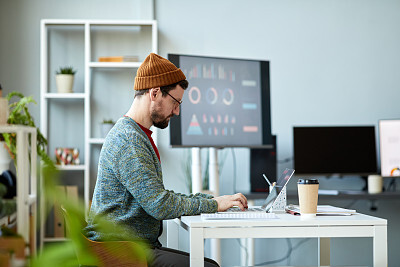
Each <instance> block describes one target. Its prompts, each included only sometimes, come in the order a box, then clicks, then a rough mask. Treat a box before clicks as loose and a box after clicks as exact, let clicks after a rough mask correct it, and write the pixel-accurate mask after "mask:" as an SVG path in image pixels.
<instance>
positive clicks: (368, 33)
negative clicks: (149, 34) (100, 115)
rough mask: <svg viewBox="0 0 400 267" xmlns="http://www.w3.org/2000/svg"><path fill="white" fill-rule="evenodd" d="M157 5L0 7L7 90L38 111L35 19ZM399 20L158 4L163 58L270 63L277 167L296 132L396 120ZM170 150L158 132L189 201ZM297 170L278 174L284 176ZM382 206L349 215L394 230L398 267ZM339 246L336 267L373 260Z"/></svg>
mask: <svg viewBox="0 0 400 267" xmlns="http://www.w3.org/2000/svg"><path fill="white" fill-rule="evenodd" d="M151 4H152V1H146V0H136V1H132V0H131V1H127V0H114V1H105V0H85V1H82V0H80V1H79V0H70V1H67V2H65V1H54V0H35V1H31V0H14V1H11V0H0V34H1V35H0V36H1V39H0V83H1V84H2V86H3V88H4V92H5V93H8V92H10V91H14V90H16V91H21V92H23V93H24V94H26V95H32V96H33V97H34V99H36V100H37V101H38V100H39V21H40V19H44V18H61V19H62V18H70V19H71V18H84V19H150V18H152V5H151ZM399 11H400V1H398V0H381V1H377V0H351V1H335V0H326V1H320V0H279V1H277V0H250V1H239V0H219V1H212V0H203V1H194V0H168V1H165V0H164V1H163V0H161V1H155V18H156V19H157V20H158V23H159V53H160V55H162V56H164V57H166V56H167V54H168V53H182V54H183V53H184V54H194V55H210V56H219V57H235V58H250V59H266V60H270V62H271V103H272V130H273V133H274V134H276V135H277V136H278V157H279V159H285V158H290V157H292V127H293V126H294V125H342V124H343V125H365V124H372V125H375V126H376V125H377V121H378V120H379V119H386V118H399V117H400V109H399V99H400V88H399V87H400V75H398V74H399V73H400V49H399V47H400V28H399V27H398V25H400V16H398V14H399ZM39 104H40V103H39ZM127 108H128V107H127ZM32 113H33V114H34V116H35V118H37V119H38V118H39V105H36V106H32ZM36 122H37V123H39V122H38V120H37V121H36ZM168 143H169V133H168V131H167V130H163V131H160V142H159V146H160V152H161V157H162V162H163V171H164V179H165V183H166V187H167V188H169V189H173V190H175V191H184V192H187V188H186V186H185V178H184V174H183V172H182V171H181V165H182V164H183V162H184V161H185V160H186V158H185V157H184V155H185V150H183V149H170V148H169V146H168ZM223 153H227V158H226V162H225V164H224V167H223V173H222V176H221V192H222V193H232V192H233V191H234V188H233V187H234V183H233V181H232V177H233V174H234V170H233V168H234V162H233V159H232V154H231V151H229V150H227V152H226V151H222V152H221V153H220V154H223ZM235 155H236V163H237V165H238V166H237V168H236V172H237V177H236V179H237V180H236V186H235V189H236V190H244V191H245V190H248V189H249V188H250V187H249V178H248V165H249V164H248V151H247V150H246V149H235ZM221 157H222V156H221ZM239 162H240V163H239ZM291 164H292V162H288V163H284V164H280V165H279V170H282V169H283V168H284V167H288V166H291ZM323 184H324V186H326V187H330V188H338V187H339V188H360V187H361V186H362V182H361V181H360V179H358V178H351V179H339V178H331V179H325V180H324V181H323ZM349 204H351V203H350V202H349V201H347V202H346V201H341V202H340V201H339V202H338V205H341V206H345V205H349ZM378 204H379V205H378V208H379V209H378V211H377V212H375V213H373V212H371V211H370V210H369V203H368V202H367V201H358V202H357V203H355V204H354V205H353V207H355V208H357V209H358V210H360V211H362V212H366V213H370V214H373V215H377V216H380V217H384V218H389V234H388V238H389V265H395V262H399V261H400V256H399V255H396V253H394V250H395V249H394V248H395V247H398V245H399V240H400V229H399V228H398V227H396V225H399V222H400V218H399V216H398V215H393V214H392V213H391V210H398V209H399V205H400V201H399V200H394V201H380V202H378ZM224 242H225V241H224ZM229 242H230V243H228V244H227V246H225V247H230V249H231V250H233V251H234V252H238V250H239V246H238V245H237V243H236V242H235V241H229ZM257 242H258V243H257V244H258V246H257V248H258V253H257V257H256V262H262V261H266V260H268V259H275V258H279V257H280V255H281V254H282V253H284V252H282V250H284V251H286V248H287V245H286V242H285V241H284V240H283V241H279V240H278V241H263V242H261V241H257ZM296 242H298V240H294V241H293V243H296ZM333 243H334V249H333V253H334V254H333V255H334V260H335V264H345V263H347V262H346V261H343V260H342V259H344V260H348V258H350V256H351V255H348V253H347V251H349V250H350V249H351V248H354V247H356V248H357V249H356V252H355V253H354V255H355V256H356V257H355V260H354V264H356V265H371V262H372V258H371V257H370V256H366V257H365V255H364V254H365V250H367V249H368V251H369V248H370V246H371V241H370V240H369V241H368V242H365V241H357V240H351V242H347V241H342V240H340V239H338V240H335V241H334V242H333ZM224 244H225V243H224ZM183 246H184V244H183ZM274 247H277V248H274ZM314 249H315V244H313V243H312V241H309V242H306V243H305V244H304V245H303V246H301V248H299V249H297V250H295V252H293V256H292V258H291V263H292V264H313V263H310V262H308V261H306V260H304V256H303V255H304V254H305V253H313V250H314ZM266 251H267V252H266ZM279 253H281V254H279ZM232 254H233V253H232V252H229V251H228V250H223V265H224V266H230V265H235V264H239V261H238V256H237V254H238V253H234V254H235V256H232ZM314 258H315V257H314ZM282 264H286V262H283V263H282ZM314 264H315V263H314ZM350 264H353V263H352V262H351V263H350Z"/></svg>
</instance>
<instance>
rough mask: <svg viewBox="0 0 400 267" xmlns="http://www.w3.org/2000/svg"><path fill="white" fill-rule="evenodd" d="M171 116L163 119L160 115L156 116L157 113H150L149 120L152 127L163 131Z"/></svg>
mask: <svg viewBox="0 0 400 267" xmlns="http://www.w3.org/2000/svg"><path fill="white" fill-rule="evenodd" d="M172 116H173V114H171V115H169V116H167V117H163V116H162V115H160V114H158V113H157V111H153V112H151V119H152V121H153V125H154V127H157V128H160V129H165V128H167V127H168V124H169V120H170V118H171V117H172Z"/></svg>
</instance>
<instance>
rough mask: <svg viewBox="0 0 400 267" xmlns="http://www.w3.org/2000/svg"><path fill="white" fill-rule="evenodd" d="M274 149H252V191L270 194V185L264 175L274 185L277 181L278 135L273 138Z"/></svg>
mask: <svg viewBox="0 0 400 267" xmlns="http://www.w3.org/2000/svg"><path fill="white" fill-rule="evenodd" d="M273 144H274V147H273V148H251V149H250V191H251V192H268V191H269V188H268V183H267V181H266V180H264V179H263V174H265V175H266V176H267V177H268V180H269V181H270V182H271V183H273V182H276V179H277V166H276V165H277V154H276V151H277V149H276V135H274V136H273Z"/></svg>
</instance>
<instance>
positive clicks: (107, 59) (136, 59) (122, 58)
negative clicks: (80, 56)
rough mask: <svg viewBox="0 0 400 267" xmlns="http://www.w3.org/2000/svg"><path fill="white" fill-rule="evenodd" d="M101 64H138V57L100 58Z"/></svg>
mask: <svg viewBox="0 0 400 267" xmlns="http://www.w3.org/2000/svg"><path fill="white" fill-rule="evenodd" d="M98 60H99V62H138V61H139V57H138V56H114V57H99V59H98Z"/></svg>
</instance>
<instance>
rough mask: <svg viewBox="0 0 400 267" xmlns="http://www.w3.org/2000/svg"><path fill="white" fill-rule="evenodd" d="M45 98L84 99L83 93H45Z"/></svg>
mask: <svg viewBox="0 0 400 267" xmlns="http://www.w3.org/2000/svg"><path fill="white" fill-rule="evenodd" d="M44 97H45V98H48V99H85V97H86V94H85V93H46V94H44Z"/></svg>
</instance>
